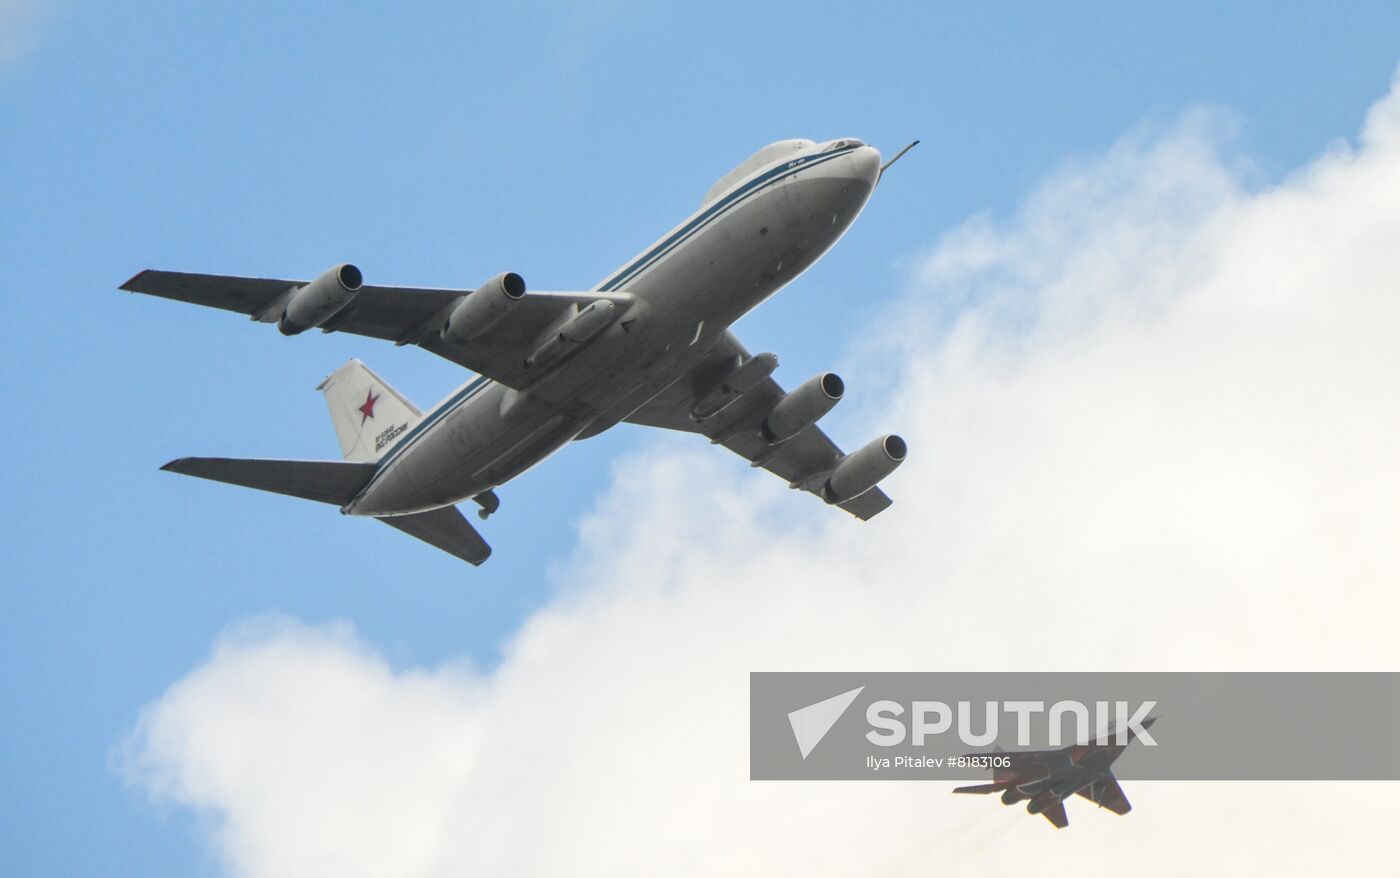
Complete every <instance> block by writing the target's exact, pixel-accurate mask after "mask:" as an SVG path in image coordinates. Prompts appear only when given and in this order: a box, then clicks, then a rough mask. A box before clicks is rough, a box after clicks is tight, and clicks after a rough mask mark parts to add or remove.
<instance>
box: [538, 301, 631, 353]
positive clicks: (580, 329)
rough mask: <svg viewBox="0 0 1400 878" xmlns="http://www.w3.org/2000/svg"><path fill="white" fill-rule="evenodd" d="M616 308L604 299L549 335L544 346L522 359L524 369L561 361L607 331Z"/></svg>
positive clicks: (571, 318) (592, 304)
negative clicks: (580, 346)
mask: <svg viewBox="0 0 1400 878" xmlns="http://www.w3.org/2000/svg"><path fill="white" fill-rule="evenodd" d="M616 312H617V306H616V305H614V304H613V303H612V302H610V301H608V300H607V299H599V300H598V301H596V302H593V303H591V304H589V305H588V306H587V307H586V308H584V309H583V310H582V311H580V312H578V313H577V314H575V315H574V316H573V317H570V318H569V320H568V321H567V322H566V323H564V325H562V326H560V327H559V328H558V329H556V330H554V331H553V332H551V333H550V334H549V338H547V339H545V341H544V343H543V344H541V345H540V346H539V347H537V348H535V351H534V353H532V354H530V356H529V357H527V358H526V360H525V365H526V366H548V365H549V364H550V363H553V362H555V361H557V360H560V359H562V358H563V357H564V356H565V355H566V354H568V353H569V352H571V351H573V350H574V349H575V348H577V347H578V346H579V345H582V344H583V343H584V342H586V341H588V340H589V339H591V338H593V336H595V335H597V334H598V333H600V332H602V331H603V330H605V329H607V328H608V324H610V323H612V320H613V315H614V314H615V313H616Z"/></svg>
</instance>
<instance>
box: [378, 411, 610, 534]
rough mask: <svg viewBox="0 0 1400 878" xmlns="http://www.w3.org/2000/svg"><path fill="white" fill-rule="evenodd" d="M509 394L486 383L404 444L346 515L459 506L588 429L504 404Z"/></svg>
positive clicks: (568, 420)
mask: <svg viewBox="0 0 1400 878" xmlns="http://www.w3.org/2000/svg"><path fill="white" fill-rule="evenodd" d="M513 393H514V391H512V390H510V389H509V388H507V387H505V386H504V385H501V384H492V385H490V386H489V387H488V388H487V389H486V390H485V391H483V392H482V393H480V394H477V395H476V396H474V397H473V398H472V399H470V400H469V401H468V402H467V403H466V404H464V405H463V406H461V407H460V408H459V409H457V410H456V411H453V412H452V413H451V414H449V415H447V416H446V417H445V418H443V420H442V422H441V423H439V424H435V425H434V426H433V427H432V428H431V429H430V430H428V431H427V432H426V433H425V434H424V435H423V436H421V437H410V438H411V439H413V445H412V447H411V448H408V449H406V450H404V451H403V452H401V453H400V454H399V455H397V456H396V457H395V458H394V459H393V460H392V461H390V462H388V463H387V464H386V465H385V467H384V469H383V470H382V471H381V472H380V473H379V474H378V475H377V476H376V477H375V479H374V480H373V481H372V482H371V484H370V486H369V488H368V489H367V490H366V491H365V492H364V494H363V495H362V496H361V497H360V498H358V499H357V500H356V501H355V503H354V504H353V508H352V509H351V511H352V512H354V513H355V514H359V515H403V514H407V513H413V512H422V511H426V510H429V509H437V508H439V507H442V506H448V505H451V504H454V503H459V502H461V501H462V500H465V499H467V498H469V497H473V496H475V495H477V494H480V493H481V492H482V491H486V490H488V489H490V488H494V487H496V486H497V485H500V484H502V483H504V482H506V481H508V480H509V479H511V478H513V477H515V476H517V475H519V474H520V473H521V472H524V471H525V470H527V469H529V468H530V467H531V466H534V465H535V464H536V463H539V462H540V461H541V460H543V459H544V458H545V457H547V456H549V455H550V454H552V453H553V452H554V451H556V450H558V449H559V448H560V447H562V446H563V445H565V444H567V443H568V442H569V440H570V439H572V438H573V437H574V436H575V435H577V434H578V432H579V431H580V430H582V429H583V427H584V426H586V425H587V420H583V421H580V420H579V419H577V418H570V417H567V416H565V415H564V414H561V413H559V412H557V411H554V410H552V409H551V408H549V407H547V406H541V405H537V404H531V403H528V402H527V403H523V404H522V403H517V404H516V405H514V406H507V405H504V403H506V402H507V401H508V400H509V398H510V395H511V394H513ZM506 409H508V411H503V410H506Z"/></svg>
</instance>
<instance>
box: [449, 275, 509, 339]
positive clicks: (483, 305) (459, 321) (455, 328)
mask: <svg viewBox="0 0 1400 878" xmlns="http://www.w3.org/2000/svg"><path fill="white" fill-rule="evenodd" d="M523 298H525V279H524V278H522V277H521V276H520V275H518V274H516V273H515V272H513V271H507V272H505V273H504V274H498V275H496V276H495V277H493V278H491V279H490V280H488V281H487V282H486V283H484V284H482V285H481V286H479V287H477V288H476V289H474V290H472V291H471V292H470V293H467V295H466V296H465V297H464V298H463V299H462V300H461V301H460V302H458V303H457V307H455V308H453V309H452V313H451V314H449V315H448V316H447V322H446V323H444V324H443V325H442V340H443V341H446V342H454V343H456V344H465V343H467V342H469V341H471V340H472V339H475V338H480V337H481V336H482V335H484V334H485V333H486V330H488V329H490V328H491V327H493V326H495V325H496V324H497V323H500V322H501V318H503V317H505V316H506V315H507V314H509V313H510V312H511V309H512V308H514V307H515V306H516V305H517V304H519V303H520V300H521V299H523Z"/></svg>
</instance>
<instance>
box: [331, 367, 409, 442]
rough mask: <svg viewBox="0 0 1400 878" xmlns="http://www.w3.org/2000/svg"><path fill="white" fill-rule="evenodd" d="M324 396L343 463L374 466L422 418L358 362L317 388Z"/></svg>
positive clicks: (334, 373)
mask: <svg viewBox="0 0 1400 878" xmlns="http://www.w3.org/2000/svg"><path fill="white" fill-rule="evenodd" d="M316 389H317V390H319V391H321V392H322V393H324V394H325V396H326V406H327V407H328V408H329V409H330V410H331V422H332V423H333V424H335V435H336V438H337V439H339V440H340V451H341V453H342V454H344V455H345V459H346V460H348V461H354V462H369V463H373V462H375V461H377V460H379V458H380V457H382V456H384V454H385V453H386V452H387V451H388V450H389V449H390V448H392V447H393V446H394V444H395V443H396V442H398V441H399V440H400V439H401V438H403V436H404V434H405V433H407V432H408V431H409V430H410V429H411V428H412V427H413V425H414V424H417V423H418V422H419V421H420V420H422V418H423V412H422V411H420V410H419V408H418V406H416V405H414V404H413V403H411V402H409V401H408V400H407V399H406V398H405V397H404V396H403V394H401V393H399V392H398V391H397V390H395V389H394V388H392V387H390V386H389V385H388V383H387V382H385V381H384V379H383V378H380V377H379V376H378V375H376V374H374V372H372V371H371V370H370V368H369V367H368V366H366V365H365V364H364V363H361V362H360V361H359V360H351V361H350V362H348V363H346V364H345V365H344V366H341V367H340V368H339V369H336V370H335V371H334V372H332V373H331V374H330V376H329V377H328V378H326V380H325V381H322V382H321V383H320V384H319V385H317V386H316Z"/></svg>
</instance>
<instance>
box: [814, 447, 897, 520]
mask: <svg viewBox="0 0 1400 878" xmlns="http://www.w3.org/2000/svg"><path fill="white" fill-rule="evenodd" d="M908 452H909V446H908V444H907V443H906V442H905V441H904V440H903V439H901V438H899V437H898V436H896V435H894V434H893V433H891V434H889V435H888V436H881V437H879V438H878V439H872V440H870V441H869V442H868V443H866V444H865V445H864V446H863V447H862V448H861V449H860V450H859V451H857V452H855V453H854V454H848V455H846V456H845V457H844V458H842V460H841V462H840V463H838V464H837V465H836V469H834V470H832V472H831V478H829V479H827V482H826V490H825V491H824V492H823V493H824V494H825V495H826V498H827V500H828V501H829V502H831V503H844V502H846V501H847V500H852V499H855V498H856V497H859V496H860V495H861V494H864V493H865V492H866V491H869V490H870V489H871V488H873V487H875V486H876V485H878V484H879V483H880V481H881V480H882V479H884V478H885V477H886V476H888V475H889V474H890V473H892V472H894V471H895V469H896V468H898V467H899V465H900V464H901V463H903V462H904V456H905V455H906V454H907V453H908Z"/></svg>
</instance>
